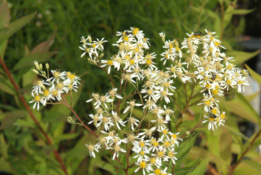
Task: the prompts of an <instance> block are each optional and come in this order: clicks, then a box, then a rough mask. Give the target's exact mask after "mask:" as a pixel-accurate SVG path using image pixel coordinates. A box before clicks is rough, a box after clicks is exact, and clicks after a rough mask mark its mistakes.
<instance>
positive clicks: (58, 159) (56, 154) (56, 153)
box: [0, 57, 69, 175]
mask: <svg viewBox="0 0 261 175" xmlns="http://www.w3.org/2000/svg"><path fill="white" fill-rule="evenodd" d="M0 63H1V65H2V66H3V68H4V70H5V73H6V75H7V76H8V78H9V80H10V81H11V83H12V85H13V86H14V88H15V90H16V92H17V93H18V96H19V98H20V100H21V102H22V103H23V105H24V107H25V108H26V110H27V111H28V113H29V115H30V117H31V118H32V119H33V121H34V123H35V124H36V126H37V127H38V129H39V130H40V131H41V133H42V134H43V135H44V137H45V139H46V141H47V143H48V144H49V145H53V143H52V140H51V139H50V138H49V136H48V135H47V133H46V132H45V131H44V130H43V128H42V127H41V125H40V123H39V122H38V120H37V119H36V117H35V116H34V114H33V113H32V111H31V108H30V107H29V106H28V104H27V103H26V100H25V98H24V96H23V94H21V92H20V88H19V86H18V85H17V84H16V82H15V81H14V79H13V77H12V75H11V73H10V71H9V69H8V68H7V67H6V65H5V63H4V61H3V60H2V58H1V57H0ZM53 153H54V156H55V158H56V160H57V161H58V162H59V164H60V166H61V168H62V170H63V171H64V173H65V174H66V175H69V174H68V171H67V169H66V167H65V165H64V163H63V161H62V159H61V157H60V155H59V153H58V152H57V150H56V149H54V150H53Z"/></svg>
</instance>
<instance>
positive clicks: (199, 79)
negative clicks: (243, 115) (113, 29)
mask: <svg viewBox="0 0 261 175" xmlns="http://www.w3.org/2000/svg"><path fill="white" fill-rule="evenodd" d="M205 32H206V35H202V34H201V33H200V32H193V33H192V34H188V37H187V38H185V39H184V41H183V42H182V43H181V44H180V43H179V42H178V41H176V40H166V39H165V34H164V33H160V37H161V38H162V41H163V43H164V46H163V48H164V50H165V51H164V52H163V53H162V54H160V56H161V59H160V60H161V61H162V63H163V65H165V64H166V65H167V66H166V69H164V70H159V69H158V67H157V66H156V63H155V59H156V54H155V53H153V52H152V53H150V52H149V51H148V50H149V47H150V43H149V39H148V38H145V36H144V33H143V32H142V31H141V30H140V29H138V28H131V29H130V30H125V31H124V32H117V34H116V35H117V36H118V37H119V39H118V41H117V42H116V43H115V44H113V46H116V47H118V50H119V51H118V53H117V54H115V55H113V56H112V57H111V58H110V59H103V53H102V52H103V50H104V47H103V43H104V42H106V40H104V39H101V40H99V39H97V41H92V39H91V37H90V36H88V37H87V38H85V37H82V39H81V42H82V46H81V47H80V49H81V50H83V51H84V52H83V54H82V56H84V55H85V54H86V53H88V54H89V57H90V59H89V61H90V62H91V63H92V64H95V65H97V66H98V67H100V68H103V69H106V70H107V73H108V75H109V74H110V73H111V72H112V68H113V69H114V70H116V71H118V72H120V76H119V78H120V82H121V83H120V89H119V91H118V89H117V88H115V87H113V89H112V90H110V91H109V92H108V93H106V94H105V95H100V94H98V93H93V94H92V98H91V99H89V100H87V102H92V103H93V105H94V107H95V113H94V114H90V115H89V116H90V118H91V121H90V122H89V124H93V125H94V126H95V127H96V128H97V130H98V132H100V135H99V138H98V142H97V143H96V144H86V146H87V148H88V150H89V151H90V155H91V156H93V157H95V152H99V150H100V149H102V148H105V149H108V150H112V151H113V159H116V158H118V157H119V155H120V153H122V154H127V155H131V156H132V157H133V158H134V159H135V160H136V163H135V165H136V169H135V172H138V171H140V172H143V174H160V175H164V174H169V173H168V172H169V171H168V169H167V167H168V165H169V164H168V162H172V163H173V164H175V162H176V160H177V158H176V156H175V155H176V154H177V152H176V151H175V150H176V147H177V146H179V143H180V141H182V137H181V136H179V132H178V131H174V130H173V128H172V129H170V128H169V126H170V121H171V120H173V119H174V111H173V110H172V108H170V104H172V103H174V102H175V91H176V89H177V87H175V86H174V83H176V82H180V83H183V84H184V85H185V86H186V84H189V85H190V87H192V90H191V96H190V99H189V100H191V99H193V98H200V97H201V98H202V100H200V101H199V102H198V103H197V104H198V105H203V110H202V111H203V113H204V119H203V120H202V121H201V122H202V123H206V122H208V129H212V130H214V129H215V128H216V127H218V126H220V125H224V123H225V119H226V115H225V112H222V111H221V110H220V108H219V105H218V103H219V101H218V97H219V96H223V95H224V93H225V92H226V91H228V90H229V89H230V88H235V89H237V90H238V92H241V91H242V90H243V87H244V85H248V83H247V81H246V76H247V74H248V73H247V72H246V71H245V70H242V71H241V70H240V69H238V68H236V67H235V66H234V65H233V64H232V63H230V61H231V60H232V58H231V57H227V56H226V54H225V53H224V52H222V50H223V49H225V48H224V47H223V46H222V45H221V41H220V40H218V39H217V37H216V36H215V32H210V31H208V30H206V31H205ZM109 76H110V75H109ZM127 85H129V86H131V87H133V94H131V95H130V96H128V97H127V98H123V97H122V95H121V94H122V92H123V90H124V88H125V87H126V86H127ZM195 87H197V89H199V91H198V93H197V95H195V94H193V92H194V89H196V88H195ZM185 91H186V87H185ZM134 95H138V98H134ZM186 95H187V94H186ZM131 97H132V98H131ZM186 98H187V97H186ZM173 100H174V101H173ZM189 100H187V99H186V102H187V105H186V107H187V106H188V104H189V102H188V101H189ZM124 104H125V105H124ZM175 104H176V103H175ZM177 108H178V110H179V113H181V114H183V113H184V112H186V108H185V109H184V110H181V109H180V107H179V106H177ZM166 162H167V163H166Z"/></svg>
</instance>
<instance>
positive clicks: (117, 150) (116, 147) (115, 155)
mask: <svg viewBox="0 0 261 175" xmlns="http://www.w3.org/2000/svg"><path fill="white" fill-rule="evenodd" d="M107 149H113V151H114V153H113V156H112V160H114V159H115V158H116V157H117V158H118V157H119V154H120V152H122V153H125V152H126V151H125V150H124V149H123V148H121V147H120V145H119V144H115V145H114V146H113V147H108V148H107Z"/></svg>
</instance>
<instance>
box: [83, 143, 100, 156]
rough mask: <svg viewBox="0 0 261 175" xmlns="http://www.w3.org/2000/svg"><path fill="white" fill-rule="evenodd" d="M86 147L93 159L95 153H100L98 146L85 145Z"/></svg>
mask: <svg viewBox="0 0 261 175" xmlns="http://www.w3.org/2000/svg"><path fill="white" fill-rule="evenodd" d="M85 146H86V147H87V149H88V150H89V152H90V156H91V157H95V151H96V152H99V148H98V147H97V146H95V145H92V144H85Z"/></svg>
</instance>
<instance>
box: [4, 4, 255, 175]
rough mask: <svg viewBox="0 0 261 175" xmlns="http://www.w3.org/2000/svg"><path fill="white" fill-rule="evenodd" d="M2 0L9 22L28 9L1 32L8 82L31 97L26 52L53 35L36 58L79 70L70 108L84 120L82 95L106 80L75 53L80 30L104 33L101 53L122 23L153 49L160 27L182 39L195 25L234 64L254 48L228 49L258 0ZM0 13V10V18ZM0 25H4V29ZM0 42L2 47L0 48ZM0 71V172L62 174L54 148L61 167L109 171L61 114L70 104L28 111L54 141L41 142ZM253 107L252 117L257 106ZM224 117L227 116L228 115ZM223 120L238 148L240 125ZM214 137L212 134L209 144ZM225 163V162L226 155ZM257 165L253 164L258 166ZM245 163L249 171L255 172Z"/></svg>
mask: <svg viewBox="0 0 261 175" xmlns="http://www.w3.org/2000/svg"><path fill="white" fill-rule="evenodd" d="M2 2H7V3H8V7H9V9H10V17H11V23H12V22H13V21H15V20H16V19H19V18H21V17H23V16H26V15H29V14H31V13H34V12H36V15H35V16H34V17H33V19H32V20H31V21H30V22H28V24H27V25H26V26H25V27H23V28H22V29H21V30H19V31H17V32H16V33H15V34H13V35H12V36H11V37H10V38H8V43H7V47H6V49H2V50H1V56H2V57H3V55H4V57H3V59H4V61H5V63H6V65H7V67H8V68H9V69H10V70H11V72H12V74H13V76H14V78H15V80H16V82H17V83H19V85H20V87H21V89H22V93H23V94H24V96H25V98H26V100H27V101H30V99H31V96H30V91H31V87H32V83H33V81H34V80H35V78H36V77H35V76H34V75H33V73H32V72H31V69H32V68H33V62H32V60H33V59H34V58H35V59H36V60H37V57H36V56H35V55H34V56H31V57H30V53H31V51H32V50H33V48H35V47H36V46H37V45H38V44H40V43H42V42H44V41H46V40H48V39H49V38H50V37H51V36H53V37H54V38H53V42H52V45H51V47H50V48H48V49H49V50H51V51H48V56H46V57H44V58H43V59H42V62H43V63H45V62H48V63H49V64H50V67H51V69H59V70H61V71H64V70H65V71H72V72H75V73H76V74H77V75H79V76H80V77H81V79H82V80H83V81H82V84H83V86H82V87H81V90H80V92H79V93H78V94H75V97H77V103H76V104H75V110H76V111H77V112H78V114H79V115H80V116H81V117H82V119H83V120H84V121H88V113H91V112H92V107H91V105H89V104H86V103H85V101H86V100H87V99H89V97H90V95H91V93H93V92H105V91H107V90H108V89H109V88H110V85H109V80H108V79H107V78H105V73H104V72H103V71H100V69H98V68H96V67H95V66H93V65H90V64H89V63H88V62H87V60H86V58H80V55H81V50H80V49H79V45H80V37H81V36H87V35H88V34H89V35H91V36H92V37H93V38H103V37H104V38H105V39H106V40H108V41H109V43H106V44H105V57H106V58H109V57H110V56H112V55H113V54H114V53H115V51H116V48H114V47H112V46H111V43H113V42H115V41H116V40H117V38H116V36H115V34H116V32H117V31H123V30H126V29H129V28H130V27H138V28H140V29H141V30H143V31H144V33H145V35H146V37H148V38H150V43H151V51H153V52H156V53H157V55H159V54H160V53H161V52H162V51H163V50H162V41H161V39H160V37H159V35H158V33H159V32H164V33H166V38H167V39H177V40H178V41H182V40H183V38H184V37H186V33H191V32H195V31H202V32H203V31H204V30H205V29H209V30H211V31H216V32H217V35H218V36H220V39H221V40H222V44H223V45H224V46H225V47H226V48H227V51H228V53H231V55H232V56H235V57H237V56H238V57H239V58H240V59H238V60H236V64H238V65H241V64H242V63H244V62H245V61H247V60H249V59H250V58H253V57H254V56H256V55H257V54H258V53H259V52H254V53H245V52H241V51H236V50H242V49H243V47H242V46H239V45H238V44H237V43H238V39H237V38H240V37H241V36H243V35H245V34H249V33H247V32H250V33H251V32H252V33H254V35H255V36H256V37H260V33H255V31H254V32H253V31H251V30H249V28H250V27H252V26H251V22H249V21H250V19H249V20H248V21H246V20H245V15H247V14H253V13H256V14H258V13H257V12H260V9H259V8H255V9H254V8H252V6H253V3H254V4H255V3H256V4H258V1H251V3H249V2H247V1H244V0H241V1H235V0H234V1H230V0H209V1H208V0H176V1H175V0H142V1H141V0H120V1H118V0H84V1H82V0H74V1H73V0H19V1H18V0H10V1H2ZM259 4H260V3H259ZM254 6H255V5H254ZM1 12H3V11H1ZM2 14H3V13H2ZM4 17H5V16H4V15H2V16H1V14H0V20H3V18H4ZM254 19H255V17H254V18H253V20H254ZM7 30H8V28H7ZM256 30H259V26H256ZM0 32H3V33H4V32H5V29H4V28H3V29H2V30H0ZM51 39H52V38H51ZM2 48H3V47H2ZM3 50H5V53H4V52H2V51H3ZM243 53H244V54H245V55H244V56H242V54H243ZM40 54H41V53H40ZM26 55H27V57H25V56H26ZM28 55H29V56H28ZM28 58H29V59H28ZM21 60H22V61H23V63H24V64H25V66H20V67H19V66H17V64H18V63H19V62H21ZM26 60H28V62H26ZM43 60H44V61H43ZM1 68H2V67H1ZM0 76H1V77H0V78H1V82H0V90H1V91H0V121H1V120H2V124H3V123H4V122H3V120H4V118H7V116H8V117H9V118H11V119H9V120H8V121H5V123H6V122H9V123H8V126H3V125H2V126H1V127H2V130H1V133H0V141H1V152H0V154H1V156H0V174H1V172H2V174H4V172H5V173H9V174H37V175H38V174H39V175H45V174H48V175H49V174H63V172H62V171H61V169H60V167H59V164H58V163H57V161H56V160H55V158H54V157H53V155H52V150H53V149H54V148H56V149H57V150H58V152H59V153H60V154H61V157H62V159H63V160H64V162H65V164H66V167H67V169H68V171H69V174H75V175H78V174H79V175H81V174H95V175H96V174H97V175H99V174H113V173H110V172H111V171H112V170H111V167H110V166H109V165H108V162H109V160H103V159H102V155H100V156H98V158H97V159H96V160H91V159H90V158H89V156H88V151H87V149H86V148H85V146H84V144H85V143H88V142H89V141H90V140H91V139H92V137H91V136H90V135H88V133H87V132H85V131H84V130H83V128H81V127H80V126H78V125H71V124H68V123H67V122H66V120H67V116H69V115H70V112H69V111H68V110H67V109H65V107H63V106H54V107H51V106H48V107H47V108H45V110H41V111H40V112H37V111H33V112H34V114H35V115H36V117H37V119H38V120H39V121H40V123H41V126H42V127H43V128H44V130H45V131H46V132H47V133H48V135H49V136H50V137H51V138H52V140H53V141H54V146H48V145H47V144H46V143H45V141H44V138H43V136H42V135H41V133H40V132H39V131H37V128H36V127H35V125H34V123H33V122H32V120H31V119H30V117H29V116H28V114H27V113H26V111H25V110H24V107H23V105H22V104H21V103H20V102H19V99H18V96H17V94H16V92H15V91H14V89H13V87H12V85H11V84H10V82H9V80H8V79H7V77H6V76H5V74H4V73H3V71H2V72H1V74H0ZM78 97H80V98H78ZM252 112H253V111H252ZM22 113H24V115H22ZM19 115H20V117H19ZM254 115H257V118H258V114H257V113H254ZM231 117H232V118H233V115H231ZM252 117H253V116H252ZM254 117H255V118H254V119H253V118H251V116H250V117H249V116H248V118H247V117H244V116H243V117H242V119H241V120H243V121H251V122H252V123H255V122H256V116H254ZM249 118H250V119H249ZM5 120H7V119H5ZM231 121H236V119H235V120H234V119H233V120H231ZM236 122H237V121H236ZM256 123H258V122H256ZM231 125H233V127H234V129H233V130H232V131H231V130H229V132H232V133H233V132H234V133H235V132H236V133H237V134H235V136H232V137H233V141H235V140H237V141H238V142H239V143H237V144H235V145H236V146H235V147H236V148H237V149H238V150H237V149H236V151H238V152H240V150H239V148H238V147H237V146H238V145H240V146H239V147H241V146H242V148H243V143H245V140H246V139H247V138H245V136H244V135H243V134H242V133H241V134H238V133H240V130H239V128H238V125H237V124H231ZM202 132H203V133H204V132H205V131H202ZM226 132H228V130H226ZM208 134H209V133H208ZM217 135H218V134H216V137H218V138H220V137H221V136H222V135H224V133H221V132H220V133H219V135H218V136H217ZM234 137H239V138H234ZM202 139H204V138H202ZM205 139H206V138H205ZM230 139H231V138H230ZM212 141H213V140H212ZM215 143H216V142H215V141H213V144H215ZM233 143H234V142H233ZM231 144H232V139H231ZM201 146H202V145H201ZM208 146H209V145H208ZM210 146H211V145H210ZM210 151H212V150H211V149H210ZM229 153H231V157H232V154H236V153H237V152H231V151H230V152H229ZM104 154H106V153H104ZM214 154H215V153H214ZM238 154H239V153H238ZM195 159H196V158H195ZM213 159H214V158H213ZM21 160H22V162H21ZM229 160H230V159H229ZM231 161H233V160H231ZM97 162H98V163H97ZM227 165H228V166H229V165H230V161H228V163H227ZM255 165H256V164H255ZM255 167H258V166H255ZM219 168H220V167H218V170H217V171H220V172H223V173H226V171H225V170H224V168H223V167H222V168H221V169H222V170H220V169H219ZM258 168H259V169H258V170H260V167H258ZM253 169H254V170H253V172H258V170H256V169H255V168H253ZM94 172H95V173H94ZM112 172H113V171H112Z"/></svg>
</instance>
